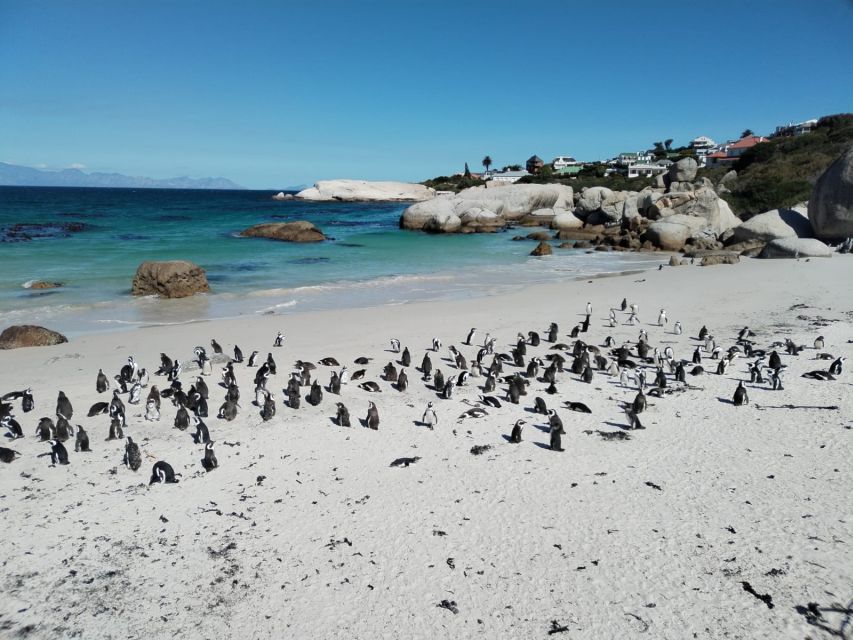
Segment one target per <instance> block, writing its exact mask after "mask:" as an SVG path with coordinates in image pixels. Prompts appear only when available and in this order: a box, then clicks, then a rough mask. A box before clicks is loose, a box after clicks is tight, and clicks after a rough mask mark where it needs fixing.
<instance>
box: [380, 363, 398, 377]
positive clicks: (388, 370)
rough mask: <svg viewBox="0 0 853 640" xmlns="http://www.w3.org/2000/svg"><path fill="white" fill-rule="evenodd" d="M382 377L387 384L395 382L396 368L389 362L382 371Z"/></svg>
mask: <svg viewBox="0 0 853 640" xmlns="http://www.w3.org/2000/svg"><path fill="white" fill-rule="evenodd" d="M383 375H384V376H385V380H387V381H388V382H397V368H396V367H395V366H394V364H393V363H391V362H389V363H388V364H386V365H385V368H384V369H383Z"/></svg>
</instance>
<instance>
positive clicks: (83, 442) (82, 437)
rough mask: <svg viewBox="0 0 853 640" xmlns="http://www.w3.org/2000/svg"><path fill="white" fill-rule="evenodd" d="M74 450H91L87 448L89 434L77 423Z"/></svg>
mask: <svg viewBox="0 0 853 640" xmlns="http://www.w3.org/2000/svg"><path fill="white" fill-rule="evenodd" d="M74 451H75V452H80V451H91V449H90V448H89V434H88V433H86V430H85V429H83V427H81V426H80V425H79V424H78V425H77V439H76V440H75V441H74Z"/></svg>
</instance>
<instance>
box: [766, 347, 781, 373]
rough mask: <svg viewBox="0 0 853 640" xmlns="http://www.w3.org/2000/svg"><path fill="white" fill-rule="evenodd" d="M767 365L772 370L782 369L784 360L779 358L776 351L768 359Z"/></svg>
mask: <svg viewBox="0 0 853 640" xmlns="http://www.w3.org/2000/svg"><path fill="white" fill-rule="evenodd" d="M767 364H768V366H769V367H770V368H771V369H781V368H782V358H781V357H779V354H778V353H777V352H776V351H772V352H771V353H770V358H769V359H768V361H767Z"/></svg>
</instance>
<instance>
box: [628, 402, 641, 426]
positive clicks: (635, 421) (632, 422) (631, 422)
mask: <svg viewBox="0 0 853 640" xmlns="http://www.w3.org/2000/svg"><path fill="white" fill-rule="evenodd" d="M625 416H626V417H627V418H628V428H629V429H645V427H644V426H643V425H642V423H641V422H640V417H639V416H638V415H637V413H636V412H635V411H634V410H633V409H632V408H631V407H630V406H627V407H625Z"/></svg>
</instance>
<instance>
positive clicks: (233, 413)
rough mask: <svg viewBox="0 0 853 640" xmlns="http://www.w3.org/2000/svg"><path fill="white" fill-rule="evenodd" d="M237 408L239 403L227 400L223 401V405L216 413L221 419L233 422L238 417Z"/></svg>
mask: <svg viewBox="0 0 853 640" xmlns="http://www.w3.org/2000/svg"><path fill="white" fill-rule="evenodd" d="M237 408H238V405H237V403H236V402H233V401H231V400H226V401H225V402H224V403H222V406H221V407H219V412H218V413H217V414H216V417H218V418H219V419H220V420H226V421H227V422H231V421H232V420H234V418H236V417H237Z"/></svg>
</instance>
